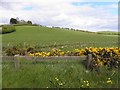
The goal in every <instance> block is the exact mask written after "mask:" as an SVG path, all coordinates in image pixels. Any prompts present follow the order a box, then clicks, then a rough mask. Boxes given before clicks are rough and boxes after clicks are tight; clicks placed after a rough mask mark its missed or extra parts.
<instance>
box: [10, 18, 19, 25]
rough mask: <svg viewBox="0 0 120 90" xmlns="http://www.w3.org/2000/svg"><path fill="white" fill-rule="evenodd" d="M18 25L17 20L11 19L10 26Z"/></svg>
mask: <svg viewBox="0 0 120 90" xmlns="http://www.w3.org/2000/svg"><path fill="white" fill-rule="evenodd" d="M17 23H18V21H17V19H15V18H11V19H10V24H17Z"/></svg>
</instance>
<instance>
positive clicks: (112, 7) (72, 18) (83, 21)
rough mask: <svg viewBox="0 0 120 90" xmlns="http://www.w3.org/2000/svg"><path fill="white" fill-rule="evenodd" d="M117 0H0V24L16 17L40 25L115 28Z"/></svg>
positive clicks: (107, 29) (99, 28)
mask: <svg viewBox="0 0 120 90" xmlns="http://www.w3.org/2000/svg"><path fill="white" fill-rule="evenodd" d="M118 1H119V0H99V1H98V0H0V24H8V23H9V20H10V18H16V17H19V19H20V20H21V19H23V20H26V21H27V20H31V21H32V22H33V23H35V24H40V25H43V26H56V27H68V28H74V29H80V30H87V31H118Z"/></svg>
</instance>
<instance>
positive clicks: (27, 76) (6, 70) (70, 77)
mask: <svg viewBox="0 0 120 90" xmlns="http://www.w3.org/2000/svg"><path fill="white" fill-rule="evenodd" d="M20 62H21V65H20V68H19V69H16V68H15V67H14V64H13V63H12V62H10V61H9V60H3V68H2V69H3V70H2V76H3V77H2V86H3V88H62V87H64V88H80V87H83V88H86V87H87V88H117V87H118V84H119V83H118V81H119V80H120V77H119V78H118V76H119V75H120V73H118V71H117V69H115V70H114V71H107V69H105V67H102V68H101V75H98V74H97V73H96V72H95V71H92V72H90V71H88V72H87V71H86V69H85V66H84V62H83V60H50V61H47V60H46V61H41V62H36V61H34V60H33V61H27V60H21V61H20ZM113 73H114V74H113ZM107 78H111V80H112V84H108V83H106V82H107ZM84 81H89V84H90V86H86V83H84ZM82 85H83V86H82Z"/></svg>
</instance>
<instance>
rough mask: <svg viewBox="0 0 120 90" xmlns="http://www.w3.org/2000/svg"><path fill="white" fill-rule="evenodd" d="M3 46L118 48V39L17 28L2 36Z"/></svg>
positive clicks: (66, 31)
mask: <svg viewBox="0 0 120 90" xmlns="http://www.w3.org/2000/svg"><path fill="white" fill-rule="evenodd" d="M2 40H3V42H2V44H3V46H4V47H5V46H8V45H10V46H14V45H17V44H31V45H37V46H39V47H45V48H46V49H47V48H49V47H58V48H60V47H61V46H64V47H65V49H73V48H83V47H87V46H91V47H106V46H107V47H113V46H118V37H117V36H114V37H109V36H104V35H98V34H95V33H86V32H77V31H72V30H64V29H59V28H47V27H41V26H16V31H15V32H13V33H10V34H5V35H3V36H2Z"/></svg>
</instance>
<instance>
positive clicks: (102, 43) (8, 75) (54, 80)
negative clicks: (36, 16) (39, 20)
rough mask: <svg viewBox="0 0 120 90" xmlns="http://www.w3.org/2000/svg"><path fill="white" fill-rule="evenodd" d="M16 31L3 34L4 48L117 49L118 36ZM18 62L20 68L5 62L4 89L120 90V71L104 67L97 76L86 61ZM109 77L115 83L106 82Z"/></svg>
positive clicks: (56, 30) (45, 29)
mask: <svg viewBox="0 0 120 90" xmlns="http://www.w3.org/2000/svg"><path fill="white" fill-rule="evenodd" d="M15 28H16V31H14V32H12V33H8V34H2V35H0V37H2V40H1V41H2V47H6V48H8V47H10V46H16V45H18V44H20V45H22V46H23V47H24V46H26V45H32V46H38V48H42V49H49V48H57V49H58V48H60V49H65V50H73V49H75V48H84V47H116V46H118V36H117V35H116V36H105V35H101V34H97V33H88V32H80V31H72V30H65V29H60V28H48V27H43V26H15ZM23 47H22V48H23ZM3 50H4V49H3ZM10 53H11V52H10ZM19 61H20V68H19V69H17V68H15V66H14V63H13V62H11V61H10V60H3V61H2V87H3V88H61V87H63V88H117V87H118V85H119V82H118V81H119V79H120V77H119V76H120V73H119V72H118V69H117V68H114V69H113V70H107V68H106V67H105V66H104V65H103V66H102V67H100V70H101V71H100V73H99V74H98V73H97V72H96V71H95V69H94V70H93V71H90V70H86V68H85V63H86V61H85V60H80V59H79V60H43V61H41V62H37V61H34V60H31V61H27V60H22V59H21V60H19ZM108 78H110V79H111V81H112V83H111V82H110V83H107V79H108ZM88 83H89V84H88Z"/></svg>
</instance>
